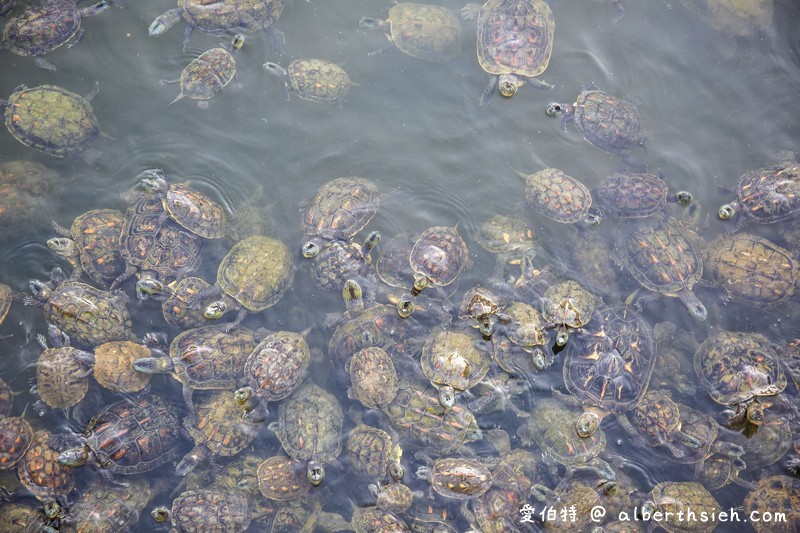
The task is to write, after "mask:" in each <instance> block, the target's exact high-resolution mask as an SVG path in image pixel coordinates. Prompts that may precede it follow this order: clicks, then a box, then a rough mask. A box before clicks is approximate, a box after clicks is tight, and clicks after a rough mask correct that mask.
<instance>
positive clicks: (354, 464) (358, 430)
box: [345, 424, 394, 480]
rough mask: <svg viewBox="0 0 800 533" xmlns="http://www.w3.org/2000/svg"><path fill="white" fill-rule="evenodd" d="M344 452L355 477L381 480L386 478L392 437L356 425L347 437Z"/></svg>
mask: <svg viewBox="0 0 800 533" xmlns="http://www.w3.org/2000/svg"><path fill="white" fill-rule="evenodd" d="M345 451H346V452H347V457H348V464H349V465H350V468H352V469H353V472H354V473H355V474H356V475H359V476H362V477H364V478H367V479H377V480H381V479H383V478H384V477H386V474H387V469H388V467H389V460H390V458H391V457H392V454H393V453H394V445H393V443H392V437H391V436H390V435H389V434H388V433H386V432H385V431H383V430H382V429H378V428H375V427H372V426H368V425H366V424H358V425H357V426H356V427H354V428H353V429H351V430H350V434H349V435H348V436H347V444H346V445H345Z"/></svg>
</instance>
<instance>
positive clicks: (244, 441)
mask: <svg viewBox="0 0 800 533" xmlns="http://www.w3.org/2000/svg"><path fill="white" fill-rule="evenodd" d="M241 414H242V407H241V405H240V404H239V402H238V401H237V400H236V398H235V397H234V395H233V394H231V393H230V391H227V390H220V391H214V392H211V393H206V394H204V395H203V396H201V397H200V399H199V400H195V402H194V423H193V424H190V423H189V422H190V420H189V419H188V418H187V419H186V420H185V423H184V427H185V428H186V431H188V432H189V435H190V436H191V437H192V439H194V442H195V444H197V445H203V446H205V447H206V448H208V449H209V450H211V453H213V454H215V455H219V456H223V457H230V456H233V455H236V454H237V453H239V452H241V451H242V450H244V449H245V448H247V447H248V446H250V443H251V442H253V439H255V438H256V435H257V434H258V428H257V426H255V425H254V424H252V423H250V422H247V421H246V420H245V419H244V418H242V416H241Z"/></svg>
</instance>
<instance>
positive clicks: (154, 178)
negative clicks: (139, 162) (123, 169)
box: [140, 168, 167, 194]
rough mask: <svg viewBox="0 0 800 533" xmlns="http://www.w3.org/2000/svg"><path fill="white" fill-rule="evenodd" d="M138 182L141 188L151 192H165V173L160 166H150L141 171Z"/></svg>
mask: <svg viewBox="0 0 800 533" xmlns="http://www.w3.org/2000/svg"><path fill="white" fill-rule="evenodd" d="M142 176H143V177H142V179H141V180H140V183H141V185H142V188H143V189H144V190H145V191H147V192H149V193H151V194H164V193H166V192H167V179H166V178H167V175H166V174H164V171H163V170H161V169H160V168H152V169H150V170H145V171H144V172H143V173H142Z"/></svg>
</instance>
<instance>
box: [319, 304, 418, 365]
mask: <svg viewBox="0 0 800 533" xmlns="http://www.w3.org/2000/svg"><path fill="white" fill-rule="evenodd" d="M408 328H409V323H408V321H407V320H403V319H402V318H400V317H399V316H398V315H397V309H396V308H395V307H393V306H391V305H373V306H371V307H368V308H367V309H365V310H364V312H362V313H360V314H358V315H356V316H353V317H348V318H347V319H346V320H345V322H343V323H342V324H340V325H339V327H337V328H336V330H335V331H334V332H333V334H332V335H331V338H330V340H329V341H328V356H329V357H331V358H332V359H335V360H337V361H339V362H340V363H341V364H345V363H346V361H347V360H348V359H349V358H350V357H351V356H352V355H353V354H354V353H356V352H358V351H359V350H363V349H364V348H368V347H370V346H377V347H379V348H382V349H384V350H386V351H390V350H391V349H392V347H393V346H395V345H396V344H397V343H399V342H401V341H402V340H403V338H404V337H405V334H406V331H407V330H408Z"/></svg>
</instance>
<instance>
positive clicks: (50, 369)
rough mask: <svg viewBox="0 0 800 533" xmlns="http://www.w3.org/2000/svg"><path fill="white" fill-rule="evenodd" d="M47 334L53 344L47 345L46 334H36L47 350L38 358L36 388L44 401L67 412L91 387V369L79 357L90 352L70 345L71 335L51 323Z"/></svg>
mask: <svg viewBox="0 0 800 533" xmlns="http://www.w3.org/2000/svg"><path fill="white" fill-rule="evenodd" d="M47 334H48V338H49V339H50V342H51V343H52V344H53V346H54V347H53V348H48V347H47V340H46V339H45V336H44V335H41V334H39V335H38V336H37V339H38V340H39V344H40V345H41V346H42V349H43V350H44V351H43V352H42V353H41V355H40V356H39V360H38V361H37V362H36V390H37V391H38V393H39V397H40V398H41V399H42V401H43V402H44V403H46V404H47V405H49V406H50V407H52V408H54V409H63V410H64V411H65V412H66V411H67V410H68V409H69V408H70V407H72V406H74V405H76V404H77V403H78V402H80V401H81V400H83V397H84V396H86V391H88V390H89V377H88V376H89V370H87V368H86V367H85V366H84V365H83V364H81V363H80V362H79V360H80V359H81V358H85V357H82V356H89V357H90V356H91V354H89V353H88V352H82V351H81V350H78V349H77V348H73V347H72V346H70V341H69V337H68V336H67V335H65V334H64V333H62V332H61V330H59V329H58V328H57V327H56V326H53V325H51V326H49V327H48V328H47Z"/></svg>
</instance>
